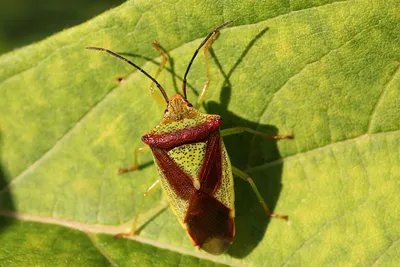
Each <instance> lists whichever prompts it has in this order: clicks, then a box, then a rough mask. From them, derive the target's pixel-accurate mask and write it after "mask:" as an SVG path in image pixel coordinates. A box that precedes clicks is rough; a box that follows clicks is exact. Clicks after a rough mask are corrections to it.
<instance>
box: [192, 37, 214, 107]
mask: <svg viewBox="0 0 400 267" xmlns="http://www.w3.org/2000/svg"><path fill="white" fill-rule="evenodd" d="M216 35H217V32H214V33H213V34H212V35H211V37H210V39H208V40H207V42H206V43H205V45H204V62H205V65H206V74H207V81H206V82H205V83H204V85H203V89H202V90H201V92H200V95H199V96H198V97H197V101H196V103H195V104H194V107H195V108H196V109H198V108H199V107H200V106H201V104H202V103H203V101H204V100H205V98H206V93H207V90H208V86H209V85H210V59H209V55H210V51H209V49H210V46H211V43H212V41H214V39H215V36H216Z"/></svg>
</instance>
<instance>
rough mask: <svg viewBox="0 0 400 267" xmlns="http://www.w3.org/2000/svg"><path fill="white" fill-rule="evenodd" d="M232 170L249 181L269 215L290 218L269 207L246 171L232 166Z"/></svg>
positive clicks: (284, 218)
mask: <svg viewBox="0 0 400 267" xmlns="http://www.w3.org/2000/svg"><path fill="white" fill-rule="evenodd" d="M232 172H233V174H234V175H236V176H238V177H239V178H241V179H243V180H245V181H246V182H248V183H249V184H250V186H251V188H252V189H253V192H254V193H255V194H256V196H257V199H258V201H259V202H260V204H261V206H262V207H263V209H264V211H265V213H266V214H267V216H269V217H272V218H278V219H283V220H285V221H287V220H288V216H287V215H278V214H276V213H272V212H271V211H270V209H269V208H268V206H267V204H266V203H265V201H264V199H263V198H262V196H261V194H260V191H258V189H257V186H256V184H255V183H254V181H253V179H252V178H251V177H250V176H249V175H248V174H247V173H245V172H243V171H241V170H239V169H238V168H236V167H234V166H232Z"/></svg>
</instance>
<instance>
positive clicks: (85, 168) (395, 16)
mask: <svg viewBox="0 0 400 267" xmlns="http://www.w3.org/2000/svg"><path fill="white" fill-rule="evenodd" d="M399 8H400V3H399V1H395V0H393V1H387V0H386V1H385V0H375V1H372V0H371V1H367V0H358V1H355V0H349V1H337V2H335V1H328V0H325V1H317V0H315V1H302V0H296V1H277V0H276V1H273V0H271V1H266V2H264V1H257V2H255V3H239V1H237V3H236V2H235V3H233V2H232V1H208V2H206V1H201V2H200V1H178V2H174V1H165V2H159V1H157V2H154V3H148V2H147V1H130V2H127V3H125V4H124V5H122V6H120V7H118V8H115V9H113V10H111V11H109V12H106V13H105V14H103V15H101V16H99V17H97V18H95V19H93V20H91V21H88V22H87V23H85V24H82V25H80V26H78V27H75V28H72V29H69V30H66V31H63V32H61V33H59V34H56V35H54V36H52V37H50V38H48V39H46V40H44V41H42V42H39V43H37V44H33V45H31V46H28V47H25V48H22V49H20V50H16V51H14V52H11V53H9V54H6V55H4V56H2V57H1V58H0V94H1V95H0V138H1V140H0V142H1V143H0V155H1V162H0V164H1V166H0V168H1V169H0V214H2V215H4V216H7V217H12V218H9V219H5V218H6V217H1V218H2V219H1V220H2V222H1V225H0V243H1V244H2V245H1V246H0V259H1V261H0V262H1V263H3V262H5V263H6V264H5V265H7V266H10V265H16V266H20V265H28V266H32V265H39V266H54V265H62V264H65V265H67V264H68V265H87V266H101V265H118V266H133V265H136V266H155V265H160V266H168V265H171V266H177V265H181V266H189V265H195V264H201V265H217V264H225V265H234V266H247V265H250V266H270V265H272V266H278V265H294V266H298V265H305V266H322V265H339V266H343V265H361V266H369V265H372V264H375V265H379V266H393V265H396V263H399V262H400V258H399V256H398V255H400V245H399V244H400V243H399V238H400V228H399V227H398V222H399V220H400V211H399V206H400V205H399V204H400V197H399V194H398V192H399V191H400V167H399V166H400V151H399V149H398V148H399V146H400V141H399V140H400V139H399V137H400V131H399V129H400V115H399V114H400V46H399V45H398V43H399V34H398V33H399V32H400V16H399V12H398V10H399ZM231 19H232V20H234V23H233V24H232V25H231V26H229V27H228V28H227V29H224V30H223V31H222V32H221V34H220V35H219V37H218V38H217V39H216V40H215V41H214V43H213V45H212V50H211V60H210V69H211V84H210V90H209V92H208V95H207V101H206V103H205V105H204V107H203V109H205V110H206V111H207V112H208V113H217V114H220V115H221V116H222V118H223V128H228V127H233V126H247V127H252V128H255V129H257V130H260V131H264V132H266V133H270V134H277V133H278V130H279V133H283V134H289V133H293V134H294V135H295V139H294V140H282V141H279V142H278V143H276V142H271V141H267V140H263V139H261V138H258V137H253V136H251V135H250V134H243V135H241V136H239V135H238V136H231V137H226V139H225V144H226V146H227V150H228V152H229V154H230V157H231V161H232V164H233V165H235V166H237V167H239V168H241V169H243V170H245V171H247V172H248V173H249V174H250V175H251V177H252V178H253V179H254V181H255V183H256V184H257V186H258V188H259V190H260V192H261V195H262V196H263V197H264V199H265V200H266V202H267V204H268V205H269V206H270V208H271V209H272V210H273V211H274V212H276V213H279V214H287V215H289V223H285V222H283V221H281V220H276V219H273V220H269V219H268V218H266V216H265V214H264V213H263V210H262V208H261V207H260V205H259V204H258V203H257V200H256V198H255V196H254V194H253V192H252V191H251V188H250V186H249V185H248V184H247V183H245V182H244V181H241V180H236V186H235V193H236V237H235V240H234V243H233V245H232V246H231V248H230V249H229V250H228V252H227V253H226V254H224V255H221V256H212V255H208V254H206V253H204V252H201V251H198V250H197V249H196V248H194V247H193V245H192V244H191V242H190V240H189V239H188V237H187V236H186V234H185V233H184V230H183V229H182V228H181V227H180V225H179V223H178V221H177V220H176V219H175V218H174V215H173V213H172V211H171V210H170V209H165V208H164V205H165V200H164V199H163V197H162V192H160V191H156V192H155V193H154V194H152V195H151V196H150V197H148V198H147V199H146V201H145V205H144V209H143V210H144V212H143V214H142V216H141V217H140V219H139V225H140V228H139V233H138V235H137V236H135V237H133V238H132V240H125V239H118V240H117V239H114V238H113V237H112V234H116V233H119V232H124V231H127V230H129V228H130V224H131V222H132V218H133V216H134V215H135V214H136V213H137V211H138V206H139V203H140V201H141V198H142V195H143V193H144V192H145V190H146V189H147V188H148V187H149V186H150V185H151V184H152V183H153V182H154V181H155V180H156V179H157V174H156V171H155V168H154V166H153V165H152V163H151V162H152V158H151V155H144V156H143V157H141V158H140V162H141V164H142V165H143V168H142V169H141V170H139V171H136V172H132V173H129V174H126V175H121V176H118V175H116V173H115V169H116V168H117V167H125V166H128V165H130V164H132V160H133V150H134V149H135V148H136V147H139V146H143V143H142V142H141V140H140V137H141V136H142V135H143V133H145V132H146V131H148V130H150V129H152V128H153V127H154V126H155V125H156V124H157V122H158V121H159V120H160V118H161V116H162V114H163V110H164V109H165V106H159V105H157V103H156V101H154V99H153V98H152V97H151V95H150V93H149V87H150V84H151V81H149V80H148V79H147V78H146V77H145V76H144V75H143V74H142V73H140V72H138V71H136V70H135V69H133V68H132V67H131V66H129V65H128V64H125V63H124V62H122V61H119V60H117V59H116V58H113V57H111V56H109V55H107V54H105V53H101V52H98V51H88V50H85V49H84V47H85V46H88V45H91V46H101V47H106V48H109V49H112V50H113V51H115V52H118V53H122V54H123V55H125V56H127V57H128V58H130V59H132V60H133V61H134V62H135V63H137V64H138V65H140V66H141V67H143V68H144V69H145V70H146V71H148V72H149V73H152V74H154V73H155V72H156V70H157V68H158V62H160V60H161V57H160V55H159V54H158V53H157V52H156V51H155V50H154V49H153V47H152V46H151V42H152V41H153V40H157V41H158V42H159V44H160V45H161V46H162V47H163V48H165V49H166V50H167V51H168V55H169V57H170V60H169V63H168V64H167V69H166V70H165V71H163V72H162V73H161V74H160V76H159V78H158V80H159V82H160V83H161V84H162V85H163V86H164V88H166V90H167V92H168V94H169V95H170V96H171V95H172V94H175V93H178V92H179V91H180V87H181V80H182V75H183V73H184V71H185V68H186V66H187V64H188V62H189V60H190V58H191V56H192V55H193V52H194V51H195V49H196V48H197V46H198V45H199V44H200V42H201V40H202V39H203V38H204V37H205V36H206V35H207V34H208V33H209V32H210V31H211V29H213V28H214V27H215V26H217V25H219V24H221V23H222V22H224V21H227V20H231ZM118 77H124V80H123V82H121V83H119V82H118V81H117V79H118ZM205 81H206V72H205V67H204V56H203V53H199V57H198V58H197V59H196V61H195V62H194V64H193V68H192V70H191V72H190V74H189V78H188V82H189V96H188V98H189V100H190V101H192V102H194V101H195V96H196V94H197V92H198V91H199V90H200V89H201V88H202V86H203V83H204V82H205ZM32 221H34V222H32ZM59 255H60V257H59V258H58V256H59ZM55 258H58V259H55Z"/></svg>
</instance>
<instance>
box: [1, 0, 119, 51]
mask: <svg viewBox="0 0 400 267" xmlns="http://www.w3.org/2000/svg"><path fill="white" fill-rule="evenodd" d="M123 2H125V0H97V1H95V0H0V54H4V53H6V52H8V51H11V50H13V49H15V48H18V47H21V46H24V45H28V44H30V43H32V42H36V41H40V40H42V39H44V38H46V37H48V36H50V35H52V34H54V33H56V32H59V31H61V30H63V29H67V28H70V27H72V26H74V25H77V24H80V23H82V22H84V21H86V20H88V19H90V18H92V17H94V16H96V15H98V14H100V13H102V12H104V11H106V10H108V9H110V8H112V7H115V6H118V5H120V4H121V3H123Z"/></svg>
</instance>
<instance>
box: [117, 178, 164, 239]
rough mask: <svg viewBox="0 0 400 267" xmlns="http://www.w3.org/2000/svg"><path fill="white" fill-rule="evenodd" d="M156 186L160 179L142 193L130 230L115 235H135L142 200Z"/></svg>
mask: <svg viewBox="0 0 400 267" xmlns="http://www.w3.org/2000/svg"><path fill="white" fill-rule="evenodd" d="M158 186H160V180H157V181H155V182H154V183H153V184H152V185H151V186H150V187H149V188H148V189H147V190H146V192H145V193H144V194H143V197H142V201H141V202H140V206H139V210H138V212H137V214H136V216H135V218H134V219H133V223H132V228H131V231H130V232H129V233H119V234H116V235H115V237H130V236H134V235H135V233H136V225H137V222H138V219H139V216H140V212H141V210H142V207H143V203H144V200H145V199H146V198H147V197H148V196H149V195H151V193H153V192H154V190H155V189H157V188H158Z"/></svg>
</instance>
